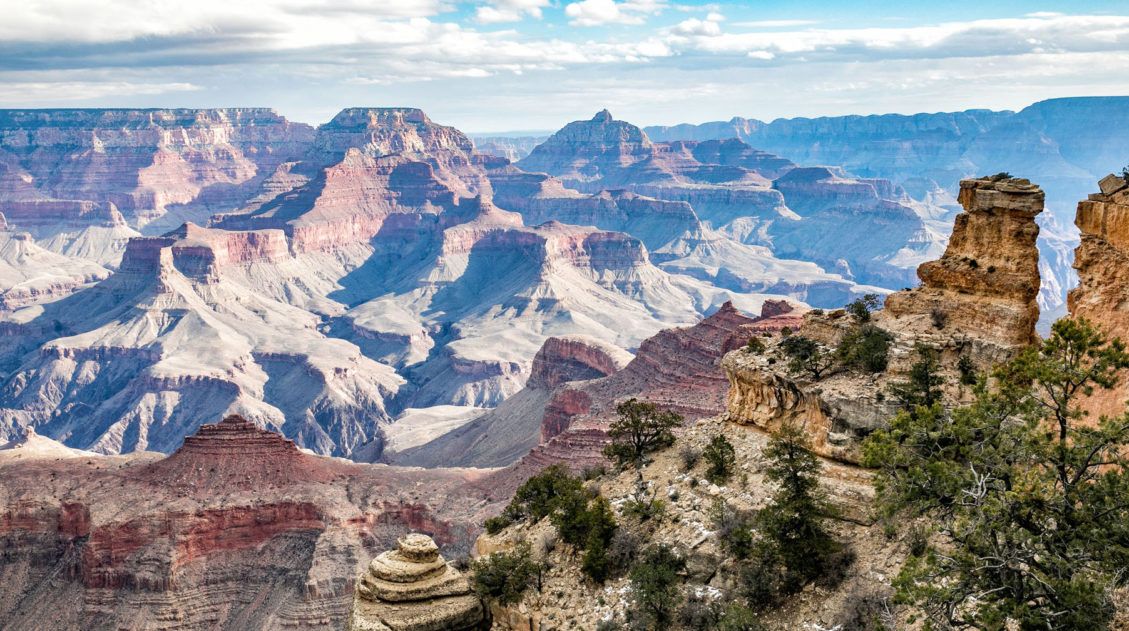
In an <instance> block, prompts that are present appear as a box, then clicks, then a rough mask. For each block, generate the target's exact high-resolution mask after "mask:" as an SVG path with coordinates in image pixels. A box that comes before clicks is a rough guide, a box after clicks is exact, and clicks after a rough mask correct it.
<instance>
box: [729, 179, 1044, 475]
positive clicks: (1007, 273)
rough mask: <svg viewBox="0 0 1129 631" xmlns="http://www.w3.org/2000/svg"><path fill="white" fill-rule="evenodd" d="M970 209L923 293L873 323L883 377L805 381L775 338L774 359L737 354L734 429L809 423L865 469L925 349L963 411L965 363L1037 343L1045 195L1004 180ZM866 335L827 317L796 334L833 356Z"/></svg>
mask: <svg viewBox="0 0 1129 631" xmlns="http://www.w3.org/2000/svg"><path fill="white" fill-rule="evenodd" d="M960 201H961V204H962V205H963V206H964V209H965V212H964V213H962V214H961V215H959V216H958V217H957V220H956V225H955V227H954V229H953V235H952V238H951V239H950V241H949V245H948V248H947V249H946V250H945V253H944V255H943V256H942V257H941V258H940V260H937V261H930V262H926V263H923V264H922V265H921V266H920V267H919V268H918V276H919V277H920V278H921V280H922V285H921V286H920V287H917V288H916V289H907V290H904V291H900V292H897V293H894V294H891V295H890V296H888V297H887V298H886V304H885V309H883V310H882V311H878V312H876V313H875V314H873V316H872V318H871V321H870V323H869V324H868V326H873V327H877V328H878V329H881V330H882V331H884V332H885V333H886V335H888V341H889V350H888V353H887V356H886V357H887V363H886V367H885V368H884V369H883V370H880V371H878V372H873V373H870V372H866V371H860V370H853V369H847V368H845V367H841V366H838V367H832V368H829V369H828V370H826V371H825V372H824V373H823V374H821V375H819V376H818V377H812V376H811V375H807V374H797V373H795V372H793V371H792V370H789V368H788V364H789V358H788V357H787V356H786V355H785V354H784V353H783V352H782V351H781V349H780V344H781V342H782V340H783V338H782V337H773V336H769V337H766V338H763V341H764V344H765V349H764V350H763V351H761V352H753V351H750V350H748V349H741V350H736V351H733V352H731V353H728V354H727V355H726V356H725V358H724V359H723V361H722V367H723V368H724V370H725V373H726V375H727V377H728V378H729V393H728V396H727V400H726V406H727V415H728V419H729V420H730V421H733V422H736V423H740V424H750V425H756V426H758V427H762V428H764V429H768V430H773V429H775V428H776V427H779V426H780V425H781V424H783V423H798V424H800V425H802V426H804V427H805V429H806V430H807V432H808V434H809V436H810V437H811V441H812V445H813V448H814V450H815V451H816V452H817V453H819V454H820V455H823V456H827V457H830V458H836V459H839V460H843V461H846V462H858V461H859V459H860V457H861V454H860V451H859V447H860V445H861V441H862V439H863V438H864V437H865V436H866V435H867V434H869V433H870V432H872V431H874V430H875V429H878V428H880V427H882V426H883V425H884V424H885V423H886V421H887V420H888V419H889V418H890V417H892V416H893V415H894V414H895V413H896V412H897V405H896V403H895V402H894V401H892V400H891V399H892V397H888V396H887V391H888V389H889V386H890V385H891V384H893V383H896V382H901V381H905V380H906V378H907V374H908V372H909V371H910V369H911V368H912V366H913V364H914V363H915V362H917V361H918V360H919V358H920V355H919V354H918V352H917V349H918V348H920V347H922V346H926V347H929V348H931V349H933V350H935V351H936V352H937V353H938V359H939V364H940V366H939V369H938V370H939V372H940V374H941V375H942V377H943V379H944V382H945V387H944V388H943V395H944V397H945V398H946V399H947V400H949V401H951V402H959V401H962V400H965V399H966V398H967V397H969V396H970V391H969V388H968V387H967V386H963V385H961V378H960V370H959V368H958V365H959V364H960V363H961V362H964V365H965V367H966V370H967V366H968V362H971V365H972V366H974V367H975V368H976V369H979V370H985V369H987V368H990V367H991V366H993V365H995V364H997V363H999V362H1001V361H1004V360H1007V359H1008V358H1010V357H1012V356H1013V355H1014V354H1015V353H1016V352H1018V351H1019V350H1020V349H1022V348H1023V347H1024V346H1026V345H1027V344H1029V343H1030V342H1031V341H1033V340H1035V339H1037V338H1036V334H1035V322H1036V321H1037V320H1038V318H1039V308H1038V304H1037V302H1036V297H1037V295H1038V291H1039V269H1038V263H1039V253H1038V250H1037V249H1036V248H1035V239H1036V237H1037V236H1038V234H1039V227H1038V225H1036V224H1035V216H1036V215H1038V214H1039V213H1040V212H1042V210H1043V192H1042V191H1041V190H1040V189H1039V187H1037V186H1035V185H1033V184H1031V183H1030V182H1029V181H1027V180H1022V179H1016V178H1008V177H1003V176H993V177H989V178H980V179H973V180H965V181H963V182H961V194H960ZM859 327H860V325H859V323H858V322H857V321H856V319H855V318H854V317H851V316H850V315H848V314H847V313H846V312H845V311H844V310H842V309H840V310H837V311H832V312H830V313H823V312H821V311H815V312H809V313H807V314H805V315H804V317H803V322H802V325H801V326H800V327H799V330H798V331H797V333H796V334H797V335H801V336H803V337H805V338H808V339H810V340H812V341H814V342H816V343H818V344H819V346H820V347H821V349H822V350H823V351H824V352H829V353H830V352H833V351H834V349H835V348H836V347H837V346H838V345H839V343H840V342H841V341H842V340H843V338H844V336H846V335H848V334H849V333H851V332H852V331H858V330H859ZM966 360H967V361H966Z"/></svg>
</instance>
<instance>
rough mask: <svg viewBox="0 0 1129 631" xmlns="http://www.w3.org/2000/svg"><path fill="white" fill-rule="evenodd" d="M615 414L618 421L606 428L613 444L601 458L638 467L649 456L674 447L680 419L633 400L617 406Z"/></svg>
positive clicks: (651, 405) (622, 464) (650, 404)
mask: <svg viewBox="0 0 1129 631" xmlns="http://www.w3.org/2000/svg"><path fill="white" fill-rule="evenodd" d="M616 413H617V414H618V415H619V418H618V419H617V420H615V421H613V422H612V424H611V427H609V428H608V437H609V438H611V440H612V442H611V444H609V445H608V446H607V447H604V455H605V456H607V457H608V458H609V459H611V460H614V461H615V462H616V463H617V464H618V465H620V466H624V465H627V464H631V465H634V466H636V467H638V466H639V465H640V464H641V463H642V461H643V457H644V456H646V455H647V454H648V453H651V452H653V451H657V450H659V449H663V448H666V447H669V446H671V445H673V444H674V433H673V431H672V430H673V429H674V428H675V427H678V426H680V425H682V416H681V415H679V414H676V413H674V412H670V411H666V410H660V409H658V408H657V407H655V405H654V404H652V403H644V402H642V401H639V400H637V399H634V398H631V399H628V400H627V401H624V402H623V403H620V404H619V405H617V406H616Z"/></svg>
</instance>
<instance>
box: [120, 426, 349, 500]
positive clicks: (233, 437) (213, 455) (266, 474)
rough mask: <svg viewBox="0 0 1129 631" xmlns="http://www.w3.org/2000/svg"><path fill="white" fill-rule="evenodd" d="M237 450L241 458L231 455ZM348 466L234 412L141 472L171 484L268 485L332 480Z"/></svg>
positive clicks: (224, 487)
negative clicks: (303, 449)
mask: <svg viewBox="0 0 1129 631" xmlns="http://www.w3.org/2000/svg"><path fill="white" fill-rule="evenodd" d="M233 454H237V456H236V457H232V455H233ZM342 468H343V467H341V466H333V465H332V464H330V462H328V461H326V460H325V459H324V458H319V457H317V456H313V455H310V454H306V453H303V452H301V451H299V450H298V446H297V445H295V444H294V441H292V440H288V439H286V438H284V437H282V436H281V435H279V434H277V433H275V432H270V431H267V430H264V429H259V428H258V427H256V426H255V424H254V423H252V422H250V421H248V420H247V419H245V418H243V417H241V416H239V415H237V414H232V415H230V416H227V417H226V418H224V419H223V420H222V421H220V422H219V423H215V424H210V425H201V426H200V429H198V430H196V433H195V434H194V435H192V436H186V437H185V439H184V444H183V445H181V447H180V449H177V450H176V451H175V452H173V454H172V455H170V456H169V457H168V458H165V459H163V460H159V461H157V462H154V463H153V464H151V465H147V466H146V467H145V468H143V469H140V470H139V475H141V476H143V477H145V478H147V479H161V480H165V481H166V482H167V484H169V485H170V486H189V487H192V488H194V489H204V488H211V489H215V490H217V491H219V490H229V489H236V488H243V489H247V490H251V489H264V488H268V487H277V486H286V485H290V484H297V483H301V482H304V481H317V482H327V481H329V480H332V479H333V476H334V475H336V474H338V473H340V472H341V470H342Z"/></svg>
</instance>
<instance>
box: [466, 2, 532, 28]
mask: <svg viewBox="0 0 1129 631" xmlns="http://www.w3.org/2000/svg"><path fill="white" fill-rule="evenodd" d="M547 6H549V0H493V2H491V3H490V4H487V5H485V6H481V7H478V8H477V9H476V10H475V14H474V16H475V20H476V21H478V22H480V23H482V24H496V23H499V22H519V21H521V19H522V18H524V17H525V16H529V17H533V18H537V19H541V9H542V8H544V7H547Z"/></svg>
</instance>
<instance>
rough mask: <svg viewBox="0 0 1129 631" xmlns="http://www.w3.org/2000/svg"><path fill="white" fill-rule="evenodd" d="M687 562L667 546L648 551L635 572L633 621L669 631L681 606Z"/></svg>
mask: <svg viewBox="0 0 1129 631" xmlns="http://www.w3.org/2000/svg"><path fill="white" fill-rule="evenodd" d="M685 569H686V561H685V560H684V559H683V558H682V557H680V556H679V555H678V554H676V553H675V552H674V550H672V549H671V548H669V547H668V546H666V545H662V544H659V545H655V546H651V547H650V548H648V549H647V550H646V551H645V552H644V553H643V557H642V558H641V559H640V560H639V562H638V563H636V565H635V567H634V568H632V570H631V604H632V607H633V610H634V611H633V612H632V614H633V615H631V614H629V618H634V619H639V620H641V621H645V622H646V623H647V624H648V625H649V627H648V628H652V629H659V630H662V629H669V628H671V626H672V624H673V622H674V612H675V611H677V610H678V607H679V604H680V600H681V599H680V598H679V596H680V591H681V585H682V579H681V578H680V577H679V574H680V573H681V572H683V571H685Z"/></svg>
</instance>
